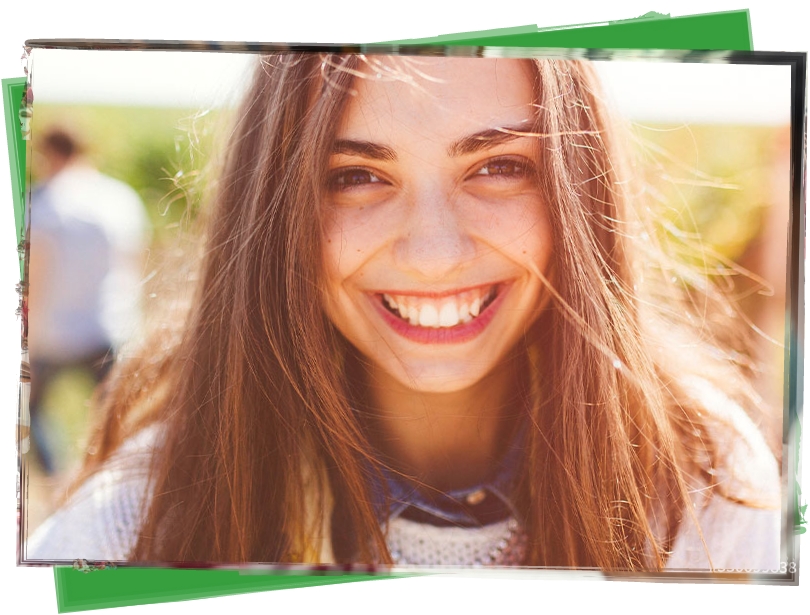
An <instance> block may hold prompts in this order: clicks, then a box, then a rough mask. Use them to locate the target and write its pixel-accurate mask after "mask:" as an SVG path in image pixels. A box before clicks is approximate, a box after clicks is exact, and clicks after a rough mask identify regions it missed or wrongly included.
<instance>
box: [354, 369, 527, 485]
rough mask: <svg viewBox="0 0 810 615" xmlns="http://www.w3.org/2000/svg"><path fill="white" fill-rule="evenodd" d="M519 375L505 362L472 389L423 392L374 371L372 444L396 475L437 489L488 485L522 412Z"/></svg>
mask: <svg viewBox="0 0 810 615" xmlns="http://www.w3.org/2000/svg"><path fill="white" fill-rule="evenodd" d="M518 373H520V370H519V368H518V366H516V365H514V364H510V362H505V363H504V365H502V366H501V367H499V368H498V369H497V370H496V371H495V372H493V373H491V374H489V375H488V376H487V377H486V378H484V379H483V380H482V381H480V382H478V383H476V384H475V385H474V386H472V387H470V388H468V389H464V390H462V391H455V392H452V393H424V392H420V391H414V390H412V389H409V388H407V387H405V386H403V385H402V384H401V383H399V382H397V381H395V380H394V379H393V378H391V377H390V376H388V375H387V374H385V373H382V372H381V370H370V372H369V373H368V378H367V389H366V395H365V397H366V400H367V402H366V405H367V406H369V408H368V410H370V412H369V416H370V421H369V431H370V436H371V438H372V442H373V444H374V445H375V446H376V447H377V448H378V449H379V450H380V452H381V453H383V455H384V456H385V460H386V462H388V463H389V464H391V465H392V466H393V468H394V469H395V470H398V471H401V472H403V473H404V474H406V475H408V476H413V477H414V478H416V479H417V480H419V481H420V482H422V483H425V484H427V485H429V486H431V487H434V488H436V489H441V490H443V491H446V490H450V489H456V488H461V487H468V486H471V485H474V484H475V483H477V482H480V481H483V480H485V479H487V478H488V477H489V475H490V474H491V472H492V468H493V464H494V463H495V462H497V460H498V459H500V457H501V455H502V454H503V452H504V450H505V448H506V445H507V443H508V441H509V438H510V436H511V435H512V431H513V429H512V428H513V427H514V425H515V419H516V418H517V417H518V415H519V413H520V411H521V408H522V404H521V402H520V400H521V399H522V397H523V396H522V395H521V392H520V379H519V378H518V377H517V376H516V374H518Z"/></svg>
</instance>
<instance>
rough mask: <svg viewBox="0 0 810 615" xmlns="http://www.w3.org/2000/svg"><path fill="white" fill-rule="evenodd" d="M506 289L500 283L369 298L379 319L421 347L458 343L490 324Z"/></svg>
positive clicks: (398, 293)
mask: <svg viewBox="0 0 810 615" xmlns="http://www.w3.org/2000/svg"><path fill="white" fill-rule="evenodd" d="M508 287H509V285H508V284H507V283H503V282H502V283H497V284H486V285H481V286H476V287H473V288H468V289H464V290H459V291H452V292H446V293H419V294H410V293H409V294H406V293H400V292H381V293H373V294H371V295H370V296H371V298H372V300H373V302H374V303H375V305H376V307H377V311H378V312H379V313H380V314H381V316H382V317H383V320H385V322H386V323H388V325H389V326H391V328H392V329H394V331H396V332H397V333H399V334H400V335H402V336H403V337H406V338H408V339H410V340H412V341H416V342H420V343H425V344H436V343H462V342H466V341H469V340H471V339H473V338H474V337H476V336H478V334H480V333H481V332H482V331H483V330H484V328H485V327H486V326H487V325H488V324H489V323H490V321H491V320H492V317H493V316H494V314H495V312H496V310H497V308H498V306H499V305H500V303H501V302H502V299H503V297H504V296H505V295H506V291H507V289H508Z"/></svg>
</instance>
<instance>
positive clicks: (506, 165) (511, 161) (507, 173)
mask: <svg viewBox="0 0 810 615" xmlns="http://www.w3.org/2000/svg"><path fill="white" fill-rule="evenodd" d="M528 174H529V163H528V162H527V161H523V160H517V159H515V158H497V159H495V160H489V161H487V162H486V163H485V164H484V165H483V166H482V167H481V168H479V169H478V171H477V172H476V173H475V175H476V176H488V175H492V176H495V177H502V178H518V177H519V178H522V177H525V176H527V175H528Z"/></svg>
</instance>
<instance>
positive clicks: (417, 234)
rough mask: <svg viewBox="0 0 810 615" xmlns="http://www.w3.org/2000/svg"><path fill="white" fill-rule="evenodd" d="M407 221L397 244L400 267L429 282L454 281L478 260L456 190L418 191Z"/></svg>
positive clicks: (397, 262)
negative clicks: (455, 274) (453, 191)
mask: <svg viewBox="0 0 810 615" xmlns="http://www.w3.org/2000/svg"><path fill="white" fill-rule="evenodd" d="M409 201H410V202H409V203H408V204H407V207H406V209H407V214H406V215H407V222H406V224H404V225H403V226H402V230H401V234H400V237H399V238H398V239H397V241H396V243H395V245H394V259H395V262H396V265H397V266H398V267H400V268H401V269H403V270H406V271H410V272H411V273H412V274H415V275H417V276H419V277H421V278H422V279H423V280H425V281H427V282H440V281H442V280H446V279H452V277H453V275H454V273H456V272H458V271H460V270H462V269H463V268H464V267H465V266H469V263H470V262H471V261H472V259H473V258H474V257H475V242H474V241H473V239H472V238H471V237H470V235H469V234H468V233H467V229H466V220H465V218H464V215H463V211H462V209H461V207H460V204H459V203H458V202H457V199H455V198H454V195H453V194H452V191H449V190H442V189H440V188H438V187H433V188H425V189H422V190H419V191H418V192H415V193H414V194H413V195H412V198H411V199H409Z"/></svg>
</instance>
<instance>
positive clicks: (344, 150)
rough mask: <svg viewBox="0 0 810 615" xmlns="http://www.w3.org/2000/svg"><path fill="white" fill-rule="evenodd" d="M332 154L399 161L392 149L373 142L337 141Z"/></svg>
mask: <svg viewBox="0 0 810 615" xmlns="http://www.w3.org/2000/svg"><path fill="white" fill-rule="evenodd" d="M332 153H333V154H348V155H353V156H362V157H364V158H371V159H372V160H388V161H394V160H396V159H397V154H396V152H395V151H394V150H392V149H391V148H390V147H386V146H385V145H379V144H378V143H372V142H371V141H354V140H351V139H338V140H337V141H335V144H334V146H333V147H332Z"/></svg>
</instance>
